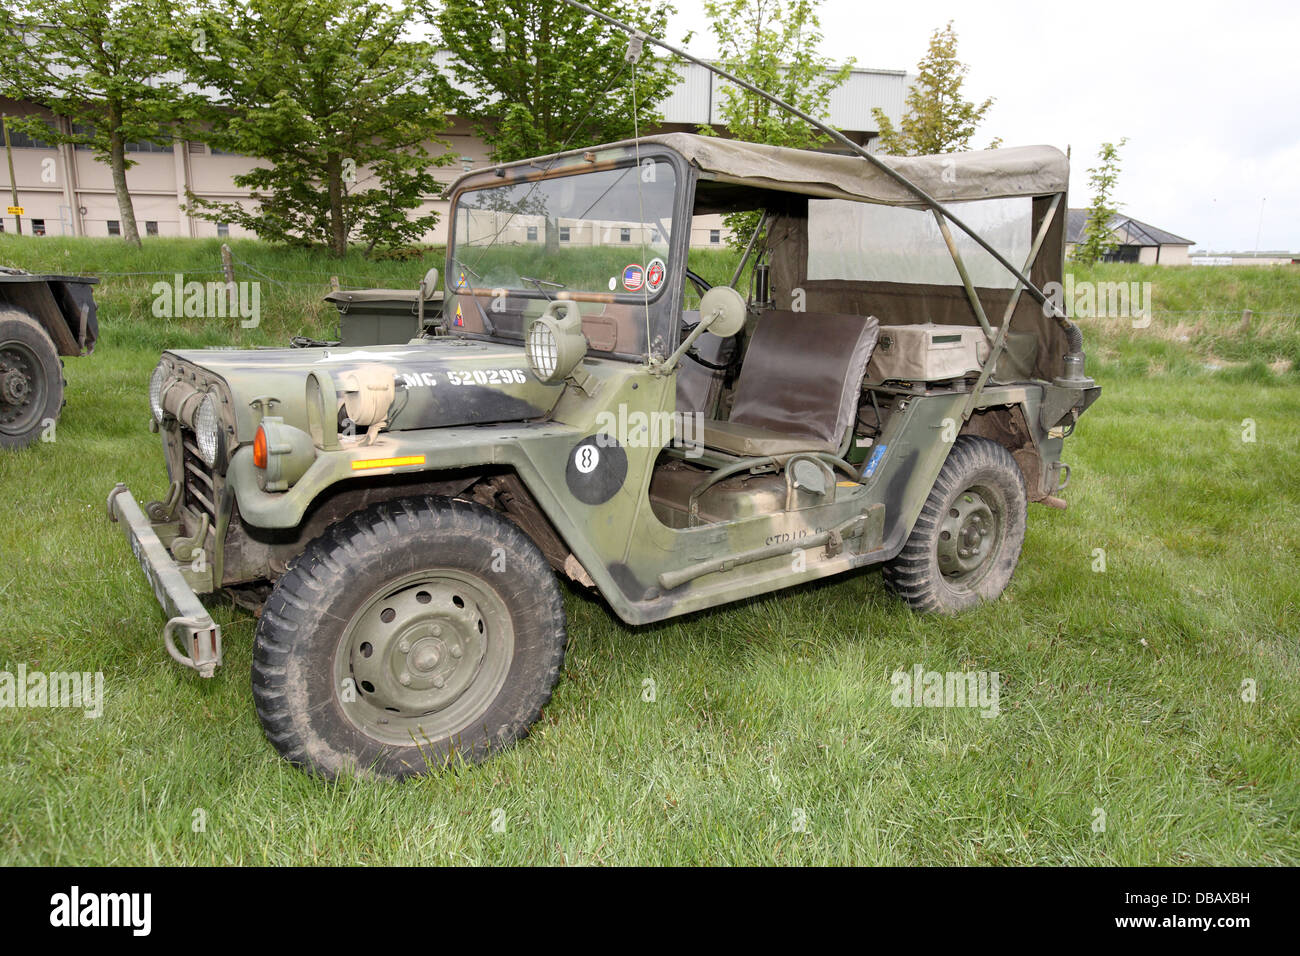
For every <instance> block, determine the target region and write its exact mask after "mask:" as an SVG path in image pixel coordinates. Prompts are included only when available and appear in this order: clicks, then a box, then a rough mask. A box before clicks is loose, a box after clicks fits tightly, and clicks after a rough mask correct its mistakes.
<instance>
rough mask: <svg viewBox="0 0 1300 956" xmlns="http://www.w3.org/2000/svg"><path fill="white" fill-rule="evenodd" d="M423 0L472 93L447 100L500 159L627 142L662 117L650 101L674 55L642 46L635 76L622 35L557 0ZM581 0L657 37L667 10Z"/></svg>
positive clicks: (661, 5) (454, 69)
mask: <svg viewBox="0 0 1300 956" xmlns="http://www.w3.org/2000/svg"><path fill="white" fill-rule="evenodd" d="M422 2H423V4H424V7H425V9H426V11H427V13H428V16H429V18H430V20H431V22H433V23H434V24H435V25H436V26H437V27H438V30H439V32H440V33H441V34H442V40H443V43H444V44H445V45H446V46H448V47H449V48H451V49H452V50H454V51H455V54H456V59H455V60H454V61H453V62H452V64H451V68H450V69H451V73H452V76H453V77H454V78H455V79H456V80H457V81H458V85H459V86H462V87H464V88H466V89H468V90H469V91H470V92H460V91H457V92H455V93H454V94H453V97H452V105H453V107H454V108H455V110H456V112H457V113H459V114H460V115H462V116H465V117H468V118H469V119H471V120H472V121H473V122H474V127H475V131H476V132H477V133H478V134H479V135H480V136H481V137H482V138H483V140H484V141H485V142H486V143H487V144H488V146H490V147H491V150H492V158H493V159H494V160H496V161H498V162H511V161H513V160H517V159H526V158H527V157H529V156H539V155H544V154H546V153H552V152H558V151H560V150H562V149H576V148H579V147H582V146H591V145H595V144H598V143H608V142H613V141H615V140H620V139H626V138H628V137H630V136H631V135H632V134H633V130H634V122H633V120H634V119H635V120H636V123H635V125H636V126H639V128H640V129H641V130H642V131H644V130H645V129H646V127H648V126H652V125H654V124H655V123H657V122H659V121H660V120H661V116H660V115H659V114H658V113H657V112H656V111H655V106H656V104H657V103H658V102H659V101H660V100H662V99H663V98H664V96H666V95H667V94H668V93H669V91H671V90H672V88H673V87H674V86H675V85H676V83H677V73H676V70H675V68H674V66H673V64H672V62H671V60H668V59H665V58H663V57H660V56H657V55H655V53H654V52H653V48H652V47H651V46H650V45H649V44H646V46H645V48H644V50H643V52H642V54H641V58H640V60H639V62H638V63H637V65H636V69H635V83H633V70H632V68H631V66H630V65H629V64H628V63H627V62H626V61H625V54H626V52H627V46H628V38H627V34H625V33H624V32H623V31H622V30H618V29H616V28H614V27H611V26H609V25H608V24H605V23H604V22H602V21H598V20H596V18H594V17H588V16H587V15H585V14H583V13H582V12H581V11H578V10H575V9H574V8H572V7H570V6H568V5H567V4H564V3H561V2H559V0H441V3H440V4H438V6H437V9H436V10H435V9H433V7H434V3H433V0H422ZM588 4H589V5H590V6H592V7H595V8H596V9H598V10H600V11H601V12H602V13H607V14H609V15H610V16H612V17H615V18H617V19H619V20H622V21H623V22H624V23H628V24H631V25H633V26H636V27H638V28H639V29H641V30H643V31H644V32H646V33H648V34H651V35H654V36H660V35H662V33H663V30H664V27H665V25H666V24H667V21H668V16H669V14H670V13H672V12H673V8H672V6H671V5H670V4H669V3H667V2H664V0H652V2H650V3H646V4H642V3H639V2H635V0H588ZM634 94H635V103H636V109H635V111H634V110H633V99H634Z"/></svg>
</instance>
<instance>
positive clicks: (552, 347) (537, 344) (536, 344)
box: [528, 321, 557, 382]
mask: <svg viewBox="0 0 1300 956" xmlns="http://www.w3.org/2000/svg"><path fill="white" fill-rule="evenodd" d="M556 351H557V348H556V344H555V333H554V332H552V331H551V327H550V325H549V324H547V323H545V322H541V321H537V322H534V323H533V327H532V328H531V329H529V330H528V361H529V363H530V364H531V365H532V366H533V371H534V372H536V373H537V377H538V378H540V379H541V380H542V381H544V382H545V381H548V380H549V379H550V378H551V376H552V375H554V374H555V359H556Z"/></svg>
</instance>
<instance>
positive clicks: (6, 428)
mask: <svg viewBox="0 0 1300 956" xmlns="http://www.w3.org/2000/svg"><path fill="white" fill-rule="evenodd" d="M40 367H41V363H40V359H39V358H38V357H37V355H36V353H35V352H33V351H32V349H31V348H30V347H29V346H28V345H27V344H26V343H24V342H16V341H11V342H0V432H3V433H4V434H6V435H23V434H26V433H27V432H29V431H31V429H32V426H33V425H34V424H35V423H36V422H37V421H38V420H39V418H40V414H41V411H42V410H43V409H44V408H45V396H46V389H47V385H46V382H45V377H44V376H43V375H41V374H40Z"/></svg>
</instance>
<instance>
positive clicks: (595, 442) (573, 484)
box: [564, 434, 627, 505]
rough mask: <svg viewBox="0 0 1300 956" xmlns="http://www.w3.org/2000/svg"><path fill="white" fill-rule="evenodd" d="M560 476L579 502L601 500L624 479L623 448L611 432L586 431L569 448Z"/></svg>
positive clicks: (625, 466) (594, 503)
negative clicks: (580, 439) (591, 432)
mask: <svg viewBox="0 0 1300 956" xmlns="http://www.w3.org/2000/svg"><path fill="white" fill-rule="evenodd" d="M564 480H565V481H566V482H567V483H568V486H569V491H570V492H571V493H572V494H573V497H575V498H577V499H578V500H579V501H581V502H582V503H583V504H588V505H601V504H604V503H605V502H606V501H609V499H610V498H613V497H614V496H615V495H616V494H618V490H619V489H620V488H622V487H623V482H624V481H626V480H627V452H626V451H624V450H623V447H622V446H621V445H620V444H619V443H618V440H617V439H615V438H614V437H613V436H612V435H604V434H601V435H590V436H588V437H587V438H584V439H583V440H582V441H580V442H578V444H576V445H575V446H573V451H571V452H569V462H568V464H567V465H566V466H565V468H564Z"/></svg>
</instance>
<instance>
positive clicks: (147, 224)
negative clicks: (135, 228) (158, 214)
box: [144, 219, 158, 236]
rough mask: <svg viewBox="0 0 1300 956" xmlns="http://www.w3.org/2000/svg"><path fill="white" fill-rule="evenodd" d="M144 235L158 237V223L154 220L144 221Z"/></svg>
mask: <svg viewBox="0 0 1300 956" xmlns="http://www.w3.org/2000/svg"><path fill="white" fill-rule="evenodd" d="M144 234H145V235H146V236H156V235H158V223H157V222H155V221H154V220H152V219H146V220H145V221H144Z"/></svg>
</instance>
